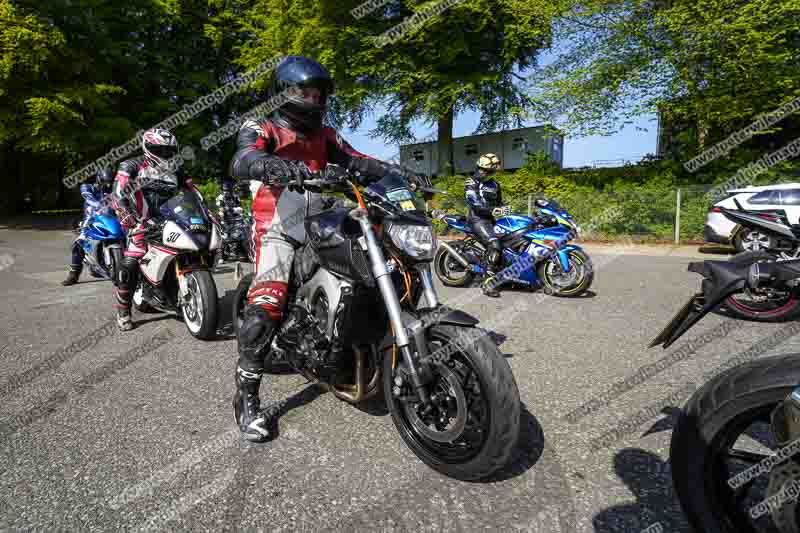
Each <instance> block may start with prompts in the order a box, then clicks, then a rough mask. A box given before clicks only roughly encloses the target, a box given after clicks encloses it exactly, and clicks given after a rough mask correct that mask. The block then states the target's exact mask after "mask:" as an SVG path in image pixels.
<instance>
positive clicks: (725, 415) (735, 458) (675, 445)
mask: <svg viewBox="0 0 800 533" xmlns="http://www.w3.org/2000/svg"><path fill="white" fill-rule="evenodd" d="M798 363H800V354H787V355H781V356H775V357H767V358H764V359H759V360H757V361H753V362H749V363H745V364H743V365H739V366H737V367H734V368H732V369H730V370H728V371H726V372H724V373H722V374H720V375H719V376H716V377H715V378H713V379H712V380H710V381H709V382H707V383H706V384H705V385H703V386H702V387H701V388H700V389H699V390H697V391H696V392H695V393H694V394H693V395H692V397H691V398H690V399H689V401H688V402H687V404H686V407H685V408H684V411H683V412H682V414H681V415H680V416H679V419H678V422H677V424H676V426H675V429H674V430H673V432H672V442H671V444H670V464H671V467H672V481H673V485H674V487H675V491H676V493H677V495H678V499H679V501H680V504H681V507H682V508H683V511H684V513H685V514H686V516H687V518H688V519H689V522H690V523H691V524H692V526H693V527H694V528H695V529H696V530H697V531H714V532H719V533H756V532H758V533H763V532H774V533H786V532H789V531H798V525H799V524H800V513H798V510H797V508H796V507H795V506H794V505H791V504H790V503H788V502H787V503H784V505H781V506H777V507H776V508H775V509H772V510H771V512H767V513H766V514H765V515H762V516H757V517H756V518H754V517H753V515H752V514H751V513H752V512H753V510H755V509H758V507H756V506H758V505H759V504H760V503H762V502H764V500H766V499H767V498H771V497H772V496H776V495H777V494H778V493H780V492H781V491H782V490H784V489H786V488H787V487H788V486H789V485H790V484H791V483H792V482H793V480H797V479H800V468H798V466H797V463H796V462H795V458H792V459H789V460H788V461H785V462H784V463H782V464H778V465H776V466H775V467H774V468H772V469H771V471H767V472H763V473H761V474H760V475H758V476H756V477H754V478H753V479H750V480H749V481H746V482H744V483H741V484H739V483H740V482H739V481H736V482H732V483H733V484H731V483H729V481H730V480H732V478H733V477H734V476H736V475H737V474H740V473H741V472H743V471H745V470H747V469H748V468H751V467H753V466H755V465H757V464H758V463H759V462H761V461H763V460H764V459H766V458H767V457H768V456H770V455H772V454H774V453H775V452H776V451H777V448H778V446H777V444H776V440H775V437H774V435H773V434H772V429H771V424H770V414H771V413H772V411H773V410H774V409H775V407H776V406H778V405H779V404H780V403H781V402H782V401H783V400H784V399H785V398H786V396H787V395H788V394H790V393H791V392H792V389H794V387H796V386H797V384H798V383H800V364H798ZM748 477H749V476H748ZM734 486H735V488H733V487H734ZM755 514H756V515H758V513H755Z"/></svg>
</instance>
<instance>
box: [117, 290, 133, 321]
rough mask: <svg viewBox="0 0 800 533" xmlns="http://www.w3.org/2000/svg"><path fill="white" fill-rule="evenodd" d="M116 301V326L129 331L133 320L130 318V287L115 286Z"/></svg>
mask: <svg viewBox="0 0 800 533" xmlns="http://www.w3.org/2000/svg"><path fill="white" fill-rule="evenodd" d="M114 292H115V293H116V297H117V303H116V304H114V307H115V308H116V309H117V327H119V330H120V331H130V330H132V329H133V321H132V320H131V307H132V305H131V291H130V289H120V288H118V287H117V288H115V289H114Z"/></svg>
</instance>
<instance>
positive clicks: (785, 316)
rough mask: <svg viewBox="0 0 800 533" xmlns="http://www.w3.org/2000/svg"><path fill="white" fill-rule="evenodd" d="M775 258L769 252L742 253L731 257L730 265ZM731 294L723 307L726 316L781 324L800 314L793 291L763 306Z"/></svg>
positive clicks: (799, 305) (775, 257)
mask: <svg viewBox="0 0 800 533" xmlns="http://www.w3.org/2000/svg"><path fill="white" fill-rule="evenodd" d="M776 259H777V256H776V255H775V254H773V253H770V252H763V251H762V252H743V253H741V254H736V255H735V256H733V257H731V259H730V261H731V262H732V263H739V264H750V263H761V262H772V261H775V260H776ZM742 296H743V295H742V294H732V295H731V296H728V297H727V298H726V299H725V302H724V306H725V310H726V311H727V312H728V314H730V315H732V316H733V317H734V318H739V319H742V320H751V321H754V322H783V321H785V320H789V319H792V318H794V317H796V316H797V315H798V314H800V299H798V296H797V294H796V292H795V291H794V290H789V291H788V295H787V296H786V297H785V298H781V299H779V300H769V301H767V302H766V303H765V304H763V305H762V304H760V303H759V302H754V301H753V300H748V299H745V298H743V297H742Z"/></svg>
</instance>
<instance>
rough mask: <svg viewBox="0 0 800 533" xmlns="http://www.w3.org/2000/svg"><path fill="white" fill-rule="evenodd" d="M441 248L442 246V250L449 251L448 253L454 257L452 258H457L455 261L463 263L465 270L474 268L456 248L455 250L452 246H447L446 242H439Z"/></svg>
mask: <svg viewBox="0 0 800 533" xmlns="http://www.w3.org/2000/svg"><path fill="white" fill-rule="evenodd" d="M439 246H441V247H442V248H444V249H445V250H447V252H448V253H449V254H450V255H452V256H453V258H455V260H456V261H458V262H459V263H461V265H462V266H463V267H464V268H471V267H472V265H470V264H469V261H467V260H466V259H464V256H463V255H461V254H460V253H458V252H457V251H456V250H455V248H453V247H452V246H450V245H449V244H447V243H446V242H443V241H439Z"/></svg>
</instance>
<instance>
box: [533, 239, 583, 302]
mask: <svg viewBox="0 0 800 533" xmlns="http://www.w3.org/2000/svg"><path fill="white" fill-rule="evenodd" d="M567 257H568V261H569V266H570V271H569V272H562V271H561V268H560V265H557V264H556V261H557V259H546V260H544V261H542V262H541V263H539V264H538V265H537V267H536V269H537V274H538V275H539V279H541V280H542V283H544V285H545V287H547V288H549V289H550V290H551V291H552V294H553V295H555V296H561V297H564V298H574V297H576V296H580V295H581V294H583V293H585V292H586V291H588V290H589V287H591V286H592V281H594V268H592V260H591V259H589V256H588V255H586V253H584V252H582V251H580V250H571V251H570V252H569V254H568V255H567Z"/></svg>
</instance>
